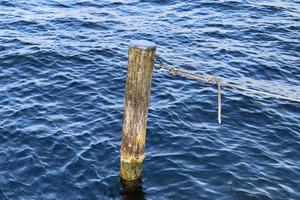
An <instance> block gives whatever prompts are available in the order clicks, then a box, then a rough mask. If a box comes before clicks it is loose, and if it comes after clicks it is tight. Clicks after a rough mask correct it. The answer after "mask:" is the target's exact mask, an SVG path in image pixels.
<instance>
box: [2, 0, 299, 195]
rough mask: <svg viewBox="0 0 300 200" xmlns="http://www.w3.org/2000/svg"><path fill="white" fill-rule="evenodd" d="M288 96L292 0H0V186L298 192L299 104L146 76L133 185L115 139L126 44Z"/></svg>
mask: <svg viewBox="0 0 300 200" xmlns="http://www.w3.org/2000/svg"><path fill="white" fill-rule="evenodd" d="M136 39H146V40H150V41H153V42H155V43H156V44H157V46H158V48H157V54H158V56H159V57H160V58H161V59H162V60H163V61H164V62H165V63H166V64H176V65H178V66H180V67H182V68H183V69H187V70H194V71H198V72H201V73H204V74H208V75H217V76H220V77H223V78H225V79H229V80H232V81H234V82H236V83H239V84H243V85H253V87H255V88H258V89H267V90H269V89H270V90H275V91H276V92H280V93H284V94H288V95H293V96H294V97H299V94H300V90H299V80H300V70H299V69H300V60H299V58H300V2H299V1H292V0H285V1H280V0H271V1H270V0H268V1H267V0H262V1H254V0H248V1H236V0H231V1H228V0H225V1H221V0H217V1H192V0H187V1H179V0H170V1H166V0H151V1H145V0H129V1H122V0H119V1H117V0H114V1H113V0H111V1H108V0H102V1H95V0H86V1H69V0H64V1H53V0H51V1H33V0H28V1H26V2H25V1H19V0H13V1H3V0H0V83H1V84H0V199H4V200H32V199H34V200H35V199H37V200H40V199H48V200H55V199H59V200H61V199H89V200H92V199H123V198H125V199H126V198H127V199H129V198H132V199H143V198H144V199H226V200H227V199H228V200H229V199H230V200H235V199H241V200H245V199H284V200H288V199H300V187H299V185H300V161H299V158H300V123H299V122H300V115H299V113H300V105H299V104H298V103H292V102H287V101H282V100H277V99H269V98H264V97H261V96H257V95H253V94H245V95H242V94H240V93H239V92H238V91H235V90H230V89H224V90H223V124H222V125H221V126H220V125H218V123H217V101H216V98H217V95H216V88H215V87H213V86H209V85H205V84H201V83H198V82H195V81H193V80H187V79H183V78H179V77H173V76H171V75H169V74H167V73H165V72H162V71H157V70H156V71H155V72H154V76H153V85H152V94H151V106H150V111H149V124H148V132H147V144H146V146H147V147H146V148H147V155H146V160H145V165H144V176H143V180H142V183H143V186H142V191H140V192H138V193H135V194H131V195H129V196H127V195H126V194H124V192H123V191H122V187H121V184H120V181H119V149H120V140H121V126H122V113H123V102H124V100H123V98H124V89H125V79H126V65H127V48H128V44H129V43H130V41H132V40H136Z"/></svg>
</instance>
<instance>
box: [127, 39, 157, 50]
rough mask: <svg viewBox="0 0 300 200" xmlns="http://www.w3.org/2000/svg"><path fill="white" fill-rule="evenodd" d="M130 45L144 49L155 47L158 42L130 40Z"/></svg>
mask: <svg viewBox="0 0 300 200" xmlns="http://www.w3.org/2000/svg"><path fill="white" fill-rule="evenodd" d="M130 47H135V48H139V49H143V50H149V49H155V48H156V44H155V43H154V42H150V41H147V40H134V41H131V42H130Z"/></svg>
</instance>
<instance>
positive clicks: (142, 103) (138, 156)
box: [120, 41, 156, 181]
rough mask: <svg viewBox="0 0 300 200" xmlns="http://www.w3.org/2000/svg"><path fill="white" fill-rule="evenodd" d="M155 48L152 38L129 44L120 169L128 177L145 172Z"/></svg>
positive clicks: (130, 178) (127, 179)
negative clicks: (143, 168)
mask: <svg viewBox="0 0 300 200" xmlns="http://www.w3.org/2000/svg"><path fill="white" fill-rule="evenodd" d="M155 50H156V45H155V44H154V43H152V42H148V41H136V42H134V43H132V44H131V46H130V47H129V52H128V69H127V70H128V71H127V81H126V91H125V108H124V121H123V129H122V145H121V169H120V173H121V178H122V179H124V180H126V181H137V180H140V178H141V175H142V167H143V161H144V158H145V141H146V129H147V115H148V107H149V98H150V90H151V82H152V73H153V66H154V58H155Z"/></svg>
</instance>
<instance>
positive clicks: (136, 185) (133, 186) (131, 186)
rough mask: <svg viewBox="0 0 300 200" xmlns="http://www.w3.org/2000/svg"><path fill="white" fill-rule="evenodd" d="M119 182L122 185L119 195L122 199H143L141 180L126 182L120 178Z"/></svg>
mask: <svg viewBox="0 0 300 200" xmlns="http://www.w3.org/2000/svg"><path fill="white" fill-rule="evenodd" d="M120 182H121V184H122V191H121V194H122V196H123V198H124V199H145V193H144V192H143V185H142V182H141V180H136V181H126V180H124V179H122V178H120Z"/></svg>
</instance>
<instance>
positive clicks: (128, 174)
mask: <svg viewBox="0 0 300 200" xmlns="http://www.w3.org/2000/svg"><path fill="white" fill-rule="evenodd" d="M143 162H144V156H142V157H140V158H134V157H129V158H126V157H125V156H122V155H121V169H120V175H121V178H122V179H123V180H126V181H139V180H140V179H141V176H142V168H143Z"/></svg>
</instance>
